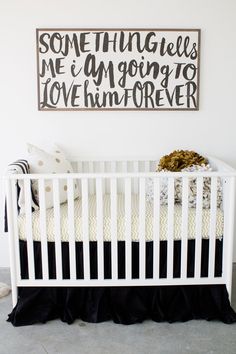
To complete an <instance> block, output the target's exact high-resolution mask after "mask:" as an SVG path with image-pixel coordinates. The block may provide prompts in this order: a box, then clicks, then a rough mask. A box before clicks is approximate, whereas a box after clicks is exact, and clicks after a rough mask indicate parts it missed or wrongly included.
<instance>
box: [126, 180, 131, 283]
mask: <svg viewBox="0 0 236 354" xmlns="http://www.w3.org/2000/svg"><path fill="white" fill-rule="evenodd" d="M125 270H126V275H125V278H126V279H129V280H130V279H131V277H132V239H131V179H130V178H125Z"/></svg>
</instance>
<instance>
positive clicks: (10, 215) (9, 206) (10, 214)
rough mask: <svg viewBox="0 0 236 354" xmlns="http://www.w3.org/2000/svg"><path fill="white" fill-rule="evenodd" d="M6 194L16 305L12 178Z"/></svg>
mask: <svg viewBox="0 0 236 354" xmlns="http://www.w3.org/2000/svg"><path fill="white" fill-rule="evenodd" d="M6 196H7V222H8V239H9V256H10V272H11V288H12V305H13V307H15V305H16V303H17V297H18V290H17V278H16V258H15V245H14V236H15V235H14V230H13V212H12V210H13V205H12V190H11V184H10V180H9V179H8V180H6Z"/></svg>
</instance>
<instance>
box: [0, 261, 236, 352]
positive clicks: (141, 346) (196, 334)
mask: <svg viewBox="0 0 236 354" xmlns="http://www.w3.org/2000/svg"><path fill="white" fill-rule="evenodd" d="M233 279H234V281H233V296H232V306H233V308H234V309H236V264H234V272H233ZM0 282H7V283H9V270H8V269H4V268H2V269H0ZM10 311H11V297H10V296H8V297H6V298H3V299H0V324H1V325H0V354H15V353H16V354H21V353H22V354H27V353H32V354H41V353H48V354H52V353H66V354H76V353H79V354H90V353H93V354H100V353H101V354H106V353H107V354H116V353H119V354H126V353H127V354H139V353H140V354H141V353H142V354H152V353H155V354H159V353H160V354H168V353H175V354H178V353H191V354H195V353H209V354H210V353H212V354H213V353H214V354H215V353H216V354H217V353H219V354H231V353H232V354H235V353H236V324H233V325H226V324H223V323H221V322H207V321H201V320H194V321H189V322H185V323H173V324H169V323H156V322H152V321H145V322H143V323H142V324H135V325H131V326H124V325H117V324H114V323H113V322H105V323H99V324H92V323H84V322H82V321H80V320H77V321H75V322H74V324H72V325H70V326H69V325H67V324H65V323H63V322H61V321H60V320H54V321H51V322H48V323H47V324H43V325H42V324H38V325H33V326H27V327H17V328H15V327H13V326H12V325H11V324H10V323H8V322H6V318H7V314H8V313H9V312H10Z"/></svg>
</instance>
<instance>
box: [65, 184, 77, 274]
mask: <svg viewBox="0 0 236 354" xmlns="http://www.w3.org/2000/svg"><path fill="white" fill-rule="evenodd" d="M67 196H68V233H69V254H70V257H69V259H70V279H76V251H75V215H74V214H75V213H74V180H73V179H71V178H68V179H67Z"/></svg>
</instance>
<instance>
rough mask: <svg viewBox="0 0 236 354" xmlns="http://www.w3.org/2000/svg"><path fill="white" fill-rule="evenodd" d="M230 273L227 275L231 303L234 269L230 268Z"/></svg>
mask: <svg viewBox="0 0 236 354" xmlns="http://www.w3.org/2000/svg"><path fill="white" fill-rule="evenodd" d="M228 272H229V274H228V276H227V282H226V288H227V291H228V294H229V301H230V303H231V298H232V270H231V272H230V271H229V270H228Z"/></svg>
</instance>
